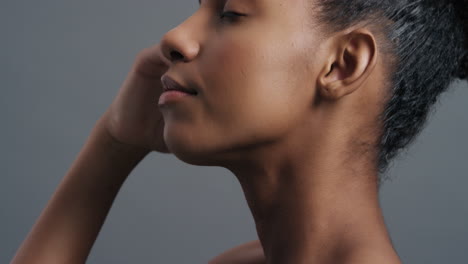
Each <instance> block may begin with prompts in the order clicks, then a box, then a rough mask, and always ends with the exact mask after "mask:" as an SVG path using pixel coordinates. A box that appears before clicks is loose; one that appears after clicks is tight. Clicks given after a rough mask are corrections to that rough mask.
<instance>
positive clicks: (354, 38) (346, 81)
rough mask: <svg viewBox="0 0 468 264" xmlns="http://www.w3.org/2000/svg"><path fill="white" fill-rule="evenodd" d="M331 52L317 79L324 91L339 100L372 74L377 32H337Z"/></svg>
mask: <svg viewBox="0 0 468 264" xmlns="http://www.w3.org/2000/svg"><path fill="white" fill-rule="evenodd" d="M330 51H331V52H330V54H331V55H330V56H329V57H328V58H327V61H326V63H325V65H324V68H323V70H322V71H321V72H320V74H319V76H318V79H317V89H318V90H319V92H320V94H321V95H322V96H323V97H325V98H328V99H330V100H337V99H340V98H341V97H343V96H345V95H347V94H350V93H352V92H354V91H355V90H356V89H358V88H359V87H361V86H362V84H363V82H364V81H365V80H366V79H367V78H368V77H369V75H370V73H371V72H372V70H373V69H374V67H375V65H376V61H377V45H376V40H375V37H374V35H373V34H372V33H371V32H370V31H368V30H367V29H358V30H353V31H351V32H349V33H345V34H342V35H338V36H336V41H335V42H333V44H332V46H331V47H330Z"/></svg>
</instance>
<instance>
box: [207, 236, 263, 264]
mask: <svg viewBox="0 0 468 264" xmlns="http://www.w3.org/2000/svg"><path fill="white" fill-rule="evenodd" d="M208 264H266V260H265V255H264V254H263V248H262V244H260V241H259V240H254V241H250V242H247V243H244V244H242V245H238V246H236V247H234V248H231V249H229V250H227V251H225V252H223V253H222V254H220V255H218V256H216V257H215V258H213V259H212V260H210V261H209V262H208Z"/></svg>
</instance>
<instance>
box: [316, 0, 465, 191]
mask: <svg viewBox="0 0 468 264" xmlns="http://www.w3.org/2000/svg"><path fill="white" fill-rule="evenodd" d="M311 3H312V6H311V8H312V10H313V11H314V14H316V15H315V16H314V20H315V21H317V22H318V24H319V25H321V26H323V28H325V29H326V30H325V32H326V33H335V32H338V31H341V30H344V29H346V28H348V27H351V26H354V25H358V24H361V23H364V24H365V25H368V26H369V27H370V28H371V30H375V32H374V33H376V36H378V37H377V38H376V39H377V42H378V45H379V47H380V49H381V51H382V53H383V54H387V55H389V56H387V55H385V56H384V58H388V59H384V61H385V63H386V65H387V66H388V68H389V69H391V70H389V73H388V76H385V77H386V80H387V82H386V85H387V86H388V90H386V92H387V95H388V97H387V98H386V100H385V107H384V111H383V112H382V113H381V114H380V115H379V121H381V122H382V123H381V124H382V125H383V127H382V134H381V136H380V138H379V141H378V144H377V146H374V147H375V148H376V149H377V152H378V155H377V157H376V158H377V160H376V162H378V164H376V165H377V167H378V171H379V177H378V179H377V180H378V185H379V187H380V185H381V184H382V183H383V181H384V180H386V179H388V177H387V176H385V177H384V176H383V175H384V173H385V172H386V171H387V169H388V165H389V163H390V161H391V160H392V159H393V158H394V157H395V156H396V155H397V154H398V153H399V151H400V150H403V149H404V148H405V147H407V146H408V145H409V144H410V143H412V142H413V140H414V138H415V137H416V136H417V135H418V134H419V133H420V132H421V130H422V128H423V127H424V125H425V123H426V120H427V117H428V114H429V113H430V110H431V107H432V106H433V105H434V103H435V102H436V101H437V98H438V97H439V95H440V94H441V93H442V92H444V91H446V90H447V88H448V87H449V85H450V84H451V82H452V81H453V80H454V79H466V78H467V75H468V52H467V50H468V25H467V24H468V23H467V17H468V0H346V1H343V0H313V1H311ZM379 36H383V37H379Z"/></svg>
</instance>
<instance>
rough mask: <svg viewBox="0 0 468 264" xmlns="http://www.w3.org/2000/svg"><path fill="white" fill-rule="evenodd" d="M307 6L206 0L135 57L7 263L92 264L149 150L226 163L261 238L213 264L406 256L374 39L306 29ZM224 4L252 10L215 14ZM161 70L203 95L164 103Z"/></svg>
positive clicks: (290, 0) (362, 32)
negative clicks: (388, 199) (382, 181)
mask: <svg viewBox="0 0 468 264" xmlns="http://www.w3.org/2000/svg"><path fill="white" fill-rule="evenodd" d="M309 1H310V0H229V1H217V0H204V1H202V2H201V3H200V4H201V6H200V8H199V9H198V10H197V11H196V12H195V13H194V14H193V15H192V16H190V17H189V18H188V19H187V20H185V21H184V22H183V23H181V24H180V25H178V26H177V27H175V28H174V29H172V30H170V31H169V32H167V33H166V34H165V35H164V36H163V38H162V39H161V42H160V43H159V44H157V45H154V46H152V47H150V48H147V49H145V50H143V51H142V52H140V54H139V55H138V56H137V58H136V60H135V63H134V65H133V67H132V69H131V71H130V73H129V75H128V76H127V79H126V80H125V82H124V84H123V85H122V87H121V89H120V90H119V93H118V95H117V96H116V98H115V99H114V101H113V102H112V104H111V106H110V107H109V108H108V110H107V111H106V112H105V113H104V115H103V116H102V117H101V118H100V119H99V120H98V122H96V126H95V127H94V128H93V130H92V132H91V135H90V137H89V138H88V140H87V141H86V143H85V145H84V147H83V149H82V150H81V152H80V153H79V156H78V158H77V159H76V161H75V162H74V163H73V165H72V167H71V169H70V170H69V172H68V173H67V174H66V176H65V177H64V179H63V181H62V182H61V183H60V185H59V186H58V188H57V190H56V192H55V193H54V195H53V196H52V198H51V200H50V201H49V203H48V204H47V206H46V208H45V209H44V211H43V213H42V214H41V216H40V217H39V219H38V220H37V222H36V224H35V225H34V226H33V229H32V230H31V232H30V233H29V234H28V237H27V238H26V239H25V241H24V242H23V244H22V245H21V247H20V248H19V249H18V252H17V254H16V256H15V258H14V259H13V261H12V263H14V264H19V263H84V262H85V260H86V258H87V256H88V254H89V251H90V250H91V247H92V245H93V243H94V241H95V239H96V237H97V235H98V232H99V230H100V228H101V226H102V224H103V222H104V220H105V217H106V216H107V213H108V211H109V209H110V207H111V205H112V202H113V200H114V198H115V196H116V195H117V193H118V191H119V189H120V187H121V186H122V184H123V183H124V181H125V179H126V178H127V176H128V175H129V173H130V172H131V171H132V170H133V169H134V167H135V166H137V164H138V163H139V162H140V161H141V160H142V159H143V158H144V157H145V156H146V155H147V154H148V153H150V152H151V151H158V152H162V153H172V154H174V155H175V156H176V157H177V158H179V159H180V160H181V161H184V162H186V163H189V164H193V165H203V166H222V167H225V168H227V169H229V170H230V171H231V172H233V174H234V175H235V177H236V178H237V179H238V180H239V183H240V184H241V187H242V190H243V191H244V194H245V197H246V200H247V202H248V205H249V208H250V210H251V212H252V215H253V217H254V220H255V224H256V230H257V234H258V237H259V240H257V241H251V242H248V243H246V244H244V245H239V246H237V247H235V248H233V249H231V250H227V251H226V252H224V253H222V254H221V255H219V256H217V257H215V258H213V259H212V260H210V262H209V264H230V263H232V264H248V263H249V264H254V263H255V264H260V263H267V264H285V263H295V264H302V263H304V264H314V263H317V264H318V263H320V264H325V263H330V264H332V263H340V264H348V263H349V264H355V263H359V264H367V263H369V264H370V263H372V264H374V263H380V264H387V263H388V264H390V263H391V264H397V263H401V261H400V259H399V257H398V255H397V253H396V252H395V250H394V248H393V246H392V243H391V240H390V237H389V234H388V231H387V228H386V226H385V223H384V219H383V215H382V211H381V208H380V206H379V200H378V188H377V182H376V179H377V168H376V165H375V164H376V163H375V162H374V160H375V157H376V153H375V151H372V150H371V149H368V148H366V147H367V146H371V145H372V144H375V142H376V141H377V138H378V135H379V133H380V130H379V128H380V124H378V122H377V121H376V120H377V115H378V114H379V113H380V111H382V107H383V103H382V101H383V98H384V94H385V91H386V90H385V89H386V88H385V86H384V83H385V80H384V77H383V76H385V74H386V73H387V71H388V69H387V68H386V67H385V63H384V60H383V58H384V57H383V55H382V54H381V53H380V50H379V45H378V38H377V36H376V35H375V34H374V33H373V31H372V30H371V29H370V28H368V27H366V26H364V25H357V26H355V27H353V28H349V29H347V30H346V31H343V32H339V33H337V34H334V35H332V36H330V37H327V38H325V37H323V36H325V34H324V32H323V31H321V30H322V29H321V28H318V27H311V26H310V20H311V13H310V9H309V8H308V7H309ZM223 11H234V12H237V13H240V14H243V16H239V17H232V15H229V17H225V18H220V17H219V15H220V14H221V13H222V12H223ZM163 74H166V75H168V76H170V77H172V78H173V79H175V80H176V81H178V82H180V83H181V84H182V85H185V86H188V87H190V88H193V89H196V90H197V91H198V94H197V96H193V97H185V98H184V99H183V100H180V101H178V102H173V103H170V104H166V105H156V104H157V98H158V97H159V95H160V94H161V92H162V90H161V83H160V77H161V76H162V75H163Z"/></svg>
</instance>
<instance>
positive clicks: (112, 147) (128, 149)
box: [90, 121, 151, 163]
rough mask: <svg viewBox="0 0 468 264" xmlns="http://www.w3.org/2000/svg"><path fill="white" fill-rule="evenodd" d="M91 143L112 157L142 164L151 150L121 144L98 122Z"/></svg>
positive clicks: (92, 133)
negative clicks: (97, 145) (100, 147)
mask: <svg viewBox="0 0 468 264" xmlns="http://www.w3.org/2000/svg"><path fill="white" fill-rule="evenodd" d="M90 141H92V142H93V144H99V145H100V146H102V147H103V148H104V149H105V150H106V152H107V153H108V154H109V156H110V157H112V158H113V159H116V160H120V161H134V162H137V163H138V162H140V161H141V160H142V159H143V158H144V157H146V155H148V154H149V153H150V152H151V150H150V149H147V148H143V147H138V146H132V145H128V144H125V143H122V142H119V141H118V140H116V139H115V138H114V137H112V136H111V135H110V134H109V131H108V130H107V128H106V127H105V126H104V124H103V123H102V122H100V121H98V122H97V123H96V125H95V127H94V128H93V130H92V132H91V135H90Z"/></svg>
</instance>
